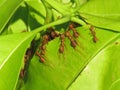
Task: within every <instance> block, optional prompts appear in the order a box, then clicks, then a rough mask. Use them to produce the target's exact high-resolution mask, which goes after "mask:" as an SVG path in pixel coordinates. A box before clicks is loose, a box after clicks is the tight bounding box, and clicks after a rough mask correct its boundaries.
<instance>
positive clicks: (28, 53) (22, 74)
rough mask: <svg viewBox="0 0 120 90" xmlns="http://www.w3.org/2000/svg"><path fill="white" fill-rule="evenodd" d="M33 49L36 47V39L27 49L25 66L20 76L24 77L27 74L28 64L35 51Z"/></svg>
mask: <svg viewBox="0 0 120 90" xmlns="http://www.w3.org/2000/svg"><path fill="white" fill-rule="evenodd" d="M33 49H34V40H33V41H32V42H31V45H30V47H29V48H28V49H27V51H26V53H25V55H24V67H23V68H22V69H21V70H20V75H19V77H20V78H24V76H25V74H26V67H27V64H28V62H29V60H30V58H31V57H32V55H33V53H34V50H33Z"/></svg>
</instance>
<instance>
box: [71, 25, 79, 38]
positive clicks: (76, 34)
mask: <svg viewBox="0 0 120 90" xmlns="http://www.w3.org/2000/svg"><path fill="white" fill-rule="evenodd" d="M69 29H70V30H72V31H73V36H74V37H75V38H78V36H79V33H78V32H77V31H76V30H75V25H74V24H72V23H71V24H69Z"/></svg>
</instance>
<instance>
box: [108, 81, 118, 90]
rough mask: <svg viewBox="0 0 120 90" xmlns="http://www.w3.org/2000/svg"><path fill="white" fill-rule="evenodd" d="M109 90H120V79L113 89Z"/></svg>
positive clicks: (113, 85)
mask: <svg viewBox="0 0 120 90" xmlns="http://www.w3.org/2000/svg"><path fill="white" fill-rule="evenodd" d="M109 90H120V79H118V80H116V81H115V82H114V83H113V84H112V85H111V87H110V88H109Z"/></svg>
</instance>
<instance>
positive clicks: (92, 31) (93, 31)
mask: <svg viewBox="0 0 120 90" xmlns="http://www.w3.org/2000/svg"><path fill="white" fill-rule="evenodd" d="M90 31H91V34H92V35H93V42H95V43H96V42H97V41H98V39H97V37H96V32H95V27H94V26H92V25H91V26H90Z"/></svg>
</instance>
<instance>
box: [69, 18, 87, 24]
mask: <svg viewBox="0 0 120 90" xmlns="http://www.w3.org/2000/svg"><path fill="white" fill-rule="evenodd" d="M71 21H73V22H76V23H79V24H80V25H83V26H84V25H86V23H85V22H84V21H83V20H81V19H79V18H76V17H74V16H73V17H71Z"/></svg>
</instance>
